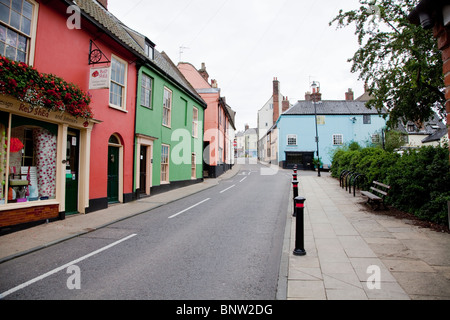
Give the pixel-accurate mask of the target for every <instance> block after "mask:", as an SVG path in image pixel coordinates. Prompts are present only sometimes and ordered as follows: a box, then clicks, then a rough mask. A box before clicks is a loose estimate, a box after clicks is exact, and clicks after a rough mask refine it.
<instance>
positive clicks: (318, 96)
mask: <svg viewBox="0 0 450 320" xmlns="http://www.w3.org/2000/svg"><path fill="white" fill-rule="evenodd" d="M307 94H309V100H308V99H306V95H305V100H308V101H315V102H318V101H321V100H322V93H320V91H319V88H317V89H315V90H314V89H313V92H312V93H309V92H307Z"/></svg>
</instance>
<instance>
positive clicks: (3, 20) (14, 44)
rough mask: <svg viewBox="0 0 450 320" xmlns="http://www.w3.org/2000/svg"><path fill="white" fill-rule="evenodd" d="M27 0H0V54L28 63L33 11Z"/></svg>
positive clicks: (30, 3) (33, 6)
mask: <svg viewBox="0 0 450 320" xmlns="http://www.w3.org/2000/svg"><path fill="white" fill-rule="evenodd" d="M34 10H35V5H33V4H32V2H30V1H27V0H11V1H10V0H1V1H0V54H1V55H3V56H5V57H7V58H8V59H11V60H15V61H21V62H25V63H29V60H30V59H29V55H30V51H31V50H30V46H31V37H32V22H33V11H34Z"/></svg>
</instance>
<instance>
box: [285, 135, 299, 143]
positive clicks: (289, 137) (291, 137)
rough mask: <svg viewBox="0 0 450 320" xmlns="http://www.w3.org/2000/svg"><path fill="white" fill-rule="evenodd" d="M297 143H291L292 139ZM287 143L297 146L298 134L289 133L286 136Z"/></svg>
mask: <svg viewBox="0 0 450 320" xmlns="http://www.w3.org/2000/svg"><path fill="white" fill-rule="evenodd" d="M294 139H295V143H289V141H290V140H294ZM286 143H287V145H288V146H296V145H297V135H296V134H288V135H287V137H286Z"/></svg>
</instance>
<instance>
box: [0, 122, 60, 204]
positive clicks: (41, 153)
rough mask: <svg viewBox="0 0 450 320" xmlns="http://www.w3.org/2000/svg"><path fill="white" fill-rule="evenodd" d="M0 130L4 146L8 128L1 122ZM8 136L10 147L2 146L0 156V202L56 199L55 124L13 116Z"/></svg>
mask: <svg viewBox="0 0 450 320" xmlns="http://www.w3.org/2000/svg"><path fill="white" fill-rule="evenodd" d="M0 132H1V139H2V146H5V145H6V143H4V142H6V141H7V135H8V128H7V127H6V125H5V124H3V123H1V124H0ZM10 135H11V139H10V141H9V148H6V149H5V148H4V147H3V149H4V150H3V149H2V152H1V155H0V157H1V159H0V160H1V161H2V166H1V173H0V177H1V181H2V189H1V195H0V197H1V199H0V200H1V202H0V203H1V204H4V203H19V202H29V201H38V200H47V199H55V198H56V150H57V126H56V125H52V124H48V123H44V122H41V121H37V120H32V119H27V118H23V117H19V116H13V117H12V128H11V129H10ZM8 161H9V166H8V168H6V163H7V162H8ZM6 186H8V189H7V190H6Z"/></svg>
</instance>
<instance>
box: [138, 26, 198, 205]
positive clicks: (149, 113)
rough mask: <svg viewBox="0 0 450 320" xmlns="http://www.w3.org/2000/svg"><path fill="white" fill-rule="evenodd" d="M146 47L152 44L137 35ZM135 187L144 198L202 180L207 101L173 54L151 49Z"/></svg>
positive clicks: (142, 78) (141, 98)
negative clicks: (181, 71)
mask: <svg viewBox="0 0 450 320" xmlns="http://www.w3.org/2000/svg"><path fill="white" fill-rule="evenodd" d="M133 35H134V37H135V38H136V39H140V40H138V41H139V42H140V43H141V44H142V45H145V43H147V46H148V45H149V44H150V47H151V42H150V40H148V39H147V38H145V36H143V35H140V34H138V33H137V32H134V33H133ZM138 77H139V78H138V83H139V85H138V97H137V109H136V138H135V139H136V143H135V144H136V149H135V152H136V162H135V189H136V192H137V194H138V196H139V197H142V196H146V195H147V196H148V195H150V194H154V193H159V192H162V191H166V190H168V189H173V188H178V187H182V186H186V185H189V184H192V183H197V182H200V181H203V174H202V168H203V165H202V159H203V153H202V152H203V122H204V113H205V109H206V107H207V105H206V102H205V101H203V100H202V98H201V97H200V96H199V95H198V94H197V92H196V91H195V89H194V88H192V87H191V85H190V84H189V82H188V81H187V80H186V79H185V78H184V76H183V75H182V74H181V73H180V71H179V70H178V69H177V67H176V66H175V65H174V63H173V62H172V60H171V59H170V58H169V56H168V55H167V54H166V53H164V52H161V53H160V52H158V51H157V50H155V49H154V48H151V54H150V55H149V59H148V60H147V61H146V63H145V64H143V65H142V66H141V67H140V69H139V75H138Z"/></svg>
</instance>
